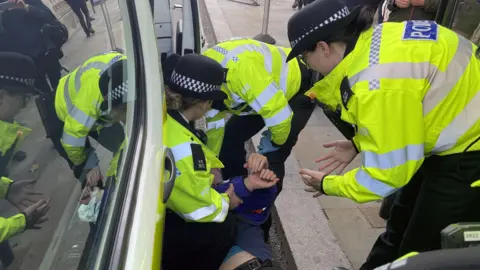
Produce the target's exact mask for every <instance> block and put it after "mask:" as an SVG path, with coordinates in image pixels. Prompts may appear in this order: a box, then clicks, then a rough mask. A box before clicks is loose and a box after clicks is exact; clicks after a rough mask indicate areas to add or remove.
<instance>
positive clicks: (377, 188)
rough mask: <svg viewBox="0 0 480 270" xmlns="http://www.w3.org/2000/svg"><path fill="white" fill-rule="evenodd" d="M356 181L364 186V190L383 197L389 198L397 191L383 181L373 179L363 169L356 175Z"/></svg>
mask: <svg viewBox="0 0 480 270" xmlns="http://www.w3.org/2000/svg"><path fill="white" fill-rule="evenodd" d="M355 179H356V180H357V183H359V184H360V185H362V186H363V187H364V188H366V189H368V190H369V191H370V192H372V193H374V194H377V195H378V196H381V197H387V196H388V195H390V194H392V193H394V192H395V191H396V190H397V189H396V188H394V187H391V186H389V185H387V184H385V183H383V182H382V181H379V180H377V179H374V178H372V177H371V176H370V175H369V174H368V173H367V172H365V171H364V170H363V169H362V168H360V169H358V171H357V173H356V174H355Z"/></svg>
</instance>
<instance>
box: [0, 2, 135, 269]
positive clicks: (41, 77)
mask: <svg viewBox="0 0 480 270" xmlns="http://www.w3.org/2000/svg"><path fill="white" fill-rule="evenodd" d="M124 4H125V2H124V1H122V0H121V1H114V0H108V1H104V0H100V1H99V0H90V1H84V0H67V1H64V0H15V1H10V2H4V3H2V4H0V10H1V11H0V12H1V16H0V20H1V21H0V22H1V26H2V29H1V31H0V40H2V42H1V43H0V132H1V134H0V174H1V176H2V178H1V183H0V262H1V264H0V269H2V267H1V266H3V267H5V268H7V269H25V270H27V269H28V270H31V269H45V270H47V269H48V270H49V269H62V270H63V269H77V268H78V269H86V267H87V265H88V264H87V263H88V260H89V258H93V257H94V256H95V255H96V254H98V253H99V250H98V245H97V243H98V240H99V239H100V237H101V236H102V234H103V233H104V232H105V231H106V230H108V229H109V228H111V227H112V226H113V225H109V224H110V223H105V224H107V225H105V224H104V222H102V220H103V219H104V218H106V217H107V216H109V215H111V214H115V215H119V213H114V207H113V202H114V201H113V200H112V198H115V194H118V193H119V192H121V191H122V190H124V189H126V187H124V186H121V185H117V181H118V179H119V174H118V173H120V172H121V169H122V165H121V163H122V160H124V159H125V155H123V153H124V152H126V150H127V148H128V146H129V145H130V143H129V139H128V138H131V137H132V135H131V134H128V135H125V130H129V127H131V126H132V121H135V114H134V113H133V112H134V108H133V106H134V104H135V96H136V94H135V92H134V91H136V90H137V89H135V87H133V86H134V85H135V81H133V79H134V78H136V76H135V70H134V69H133V66H134V65H133V64H127V62H128V63H130V62H133V61H135V59H134V55H133V52H132V51H131V48H134V46H135V44H133V42H134V41H133V40H132V38H129V39H125V36H128V35H126V34H125V31H126V29H129V27H128V25H127V24H129V22H130V20H129V18H126V17H125V16H124V14H129V13H128V12H127V11H126V10H125V9H126V7H125V5H124ZM126 42H130V44H126ZM127 48H129V50H127ZM127 115H129V117H127ZM132 116H133V117H132ZM133 137H134V136H133ZM117 218H118V217H117ZM102 224H103V225H102ZM92 256H93V257H92Z"/></svg>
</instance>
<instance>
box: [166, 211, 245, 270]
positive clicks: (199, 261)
mask: <svg viewBox="0 0 480 270" xmlns="http://www.w3.org/2000/svg"><path fill="white" fill-rule="evenodd" d="M235 233H236V218H235V215H232V214H229V215H227V218H226V219H225V220H224V222H222V223H215V222H206V223H204V222H202V223H199V222H187V221H185V220H184V219H183V218H181V217H180V216H178V215H177V214H175V213H174V212H172V211H171V210H167V214H166V217H165V227H164V234H163V248H162V249H163V251H162V252H163V254H162V270H183V269H185V270H187V269H198V270H213V269H218V268H219V267H220V265H221V264H222V262H223V260H224V259H225V257H226V256H227V254H228V251H229V250H230V248H231V247H232V246H233V245H234V244H235Z"/></svg>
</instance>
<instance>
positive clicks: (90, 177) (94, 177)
mask: <svg viewBox="0 0 480 270" xmlns="http://www.w3.org/2000/svg"><path fill="white" fill-rule="evenodd" d="M101 180H103V176H102V172H101V171H100V168H99V167H96V168H93V169H91V170H90V171H88V173H87V186H89V187H95V186H97V185H98V182H99V181H101Z"/></svg>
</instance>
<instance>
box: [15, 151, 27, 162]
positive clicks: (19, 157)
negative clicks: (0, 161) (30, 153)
mask: <svg viewBox="0 0 480 270" xmlns="http://www.w3.org/2000/svg"><path fill="white" fill-rule="evenodd" d="M26 158H27V153H26V152H24V151H18V152H16V153H15V155H13V158H12V159H13V160H14V161H16V162H20V161H24V160H25V159H26Z"/></svg>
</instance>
